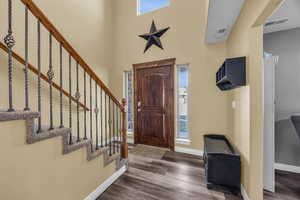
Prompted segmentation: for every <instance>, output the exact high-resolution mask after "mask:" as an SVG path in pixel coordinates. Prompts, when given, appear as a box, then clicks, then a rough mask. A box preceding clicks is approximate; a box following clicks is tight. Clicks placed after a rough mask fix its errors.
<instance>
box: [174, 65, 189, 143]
mask: <svg viewBox="0 0 300 200" xmlns="http://www.w3.org/2000/svg"><path fill="white" fill-rule="evenodd" d="M177 75H178V76H177V79H178V85H177V105H178V107H177V113H178V115H177V123H178V133H177V138H179V139H188V138H189V131H188V91H189V90H188V88H189V71H188V65H187V64H186V65H178V66H177Z"/></svg>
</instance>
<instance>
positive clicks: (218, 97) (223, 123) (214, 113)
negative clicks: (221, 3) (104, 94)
mask: <svg viewBox="0 0 300 200" xmlns="http://www.w3.org/2000/svg"><path fill="white" fill-rule="evenodd" d="M114 4H115V11H114V12H115V19H114V20H115V21H114V24H115V31H114V32H115V39H114V42H115V43H114V50H113V52H114V59H113V60H114V66H113V67H112V68H111V74H112V75H113V76H110V85H111V86H112V89H113V92H114V93H115V94H117V96H118V97H119V98H120V97H122V80H123V77H122V76H123V74H122V72H123V71H124V70H129V69H131V68H132V64H135V63H141V62H147V61H154V60H160V59H166V58H176V63H177V64H185V63H189V64H190V93H189V122H190V123H189V131H190V138H191V140H192V144H191V145H190V146H186V147H187V148H193V149H198V150H202V149H203V139H202V137H203V135H204V134H208V133H223V134H228V127H227V124H228V122H227V109H228V106H227V105H228V103H227V93H226V92H221V91H220V90H218V89H217V87H216V86H215V72H216V71H217V69H218V67H219V66H220V65H221V63H222V62H223V61H224V58H225V57H226V46H225V43H220V44H216V45H205V44H204V36H205V27H206V20H205V19H206V12H207V9H206V8H207V2H206V1H198V0H190V1H189V3H186V1H182V0H172V3H171V6H170V7H165V8H163V9H160V10H157V11H154V12H151V13H148V14H144V15H140V16H137V15H136V0H126V1H120V0H115V1H114ZM152 19H154V20H155V23H156V25H157V28H165V27H168V26H170V28H171V29H170V30H169V31H168V32H167V33H166V34H165V35H164V36H163V37H162V38H161V39H162V43H163V46H164V48H165V50H163V51H162V50H160V49H158V48H157V47H152V48H150V49H149V51H148V52H147V53H145V54H144V53H143V50H144V47H145V44H146V41H145V40H143V39H141V38H139V37H138V35H139V34H144V33H147V32H148V31H149V29H150V25H151V22H152ZM207 105H209V106H207Z"/></svg>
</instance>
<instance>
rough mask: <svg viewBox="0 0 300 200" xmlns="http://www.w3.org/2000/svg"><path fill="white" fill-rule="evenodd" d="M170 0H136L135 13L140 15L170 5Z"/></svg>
mask: <svg viewBox="0 0 300 200" xmlns="http://www.w3.org/2000/svg"><path fill="white" fill-rule="evenodd" d="M170 1H171V0H137V14H138V15H142V14H145V13H148V12H152V11H154V10H158V9H160V8H163V7H166V6H169V5H170V3H171V2H170Z"/></svg>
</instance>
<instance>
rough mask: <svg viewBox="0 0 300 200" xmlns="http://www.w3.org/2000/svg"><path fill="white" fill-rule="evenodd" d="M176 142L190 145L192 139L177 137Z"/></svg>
mask: <svg viewBox="0 0 300 200" xmlns="http://www.w3.org/2000/svg"><path fill="white" fill-rule="evenodd" d="M176 144H184V145H190V144H191V140H190V139H185V138H176Z"/></svg>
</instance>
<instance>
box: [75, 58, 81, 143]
mask: <svg viewBox="0 0 300 200" xmlns="http://www.w3.org/2000/svg"><path fill="white" fill-rule="evenodd" d="M78 68H79V64H78V62H77V63H76V93H75V98H76V103H77V141H76V142H80V123H79V99H80V96H81V95H80V92H79V69H78Z"/></svg>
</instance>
